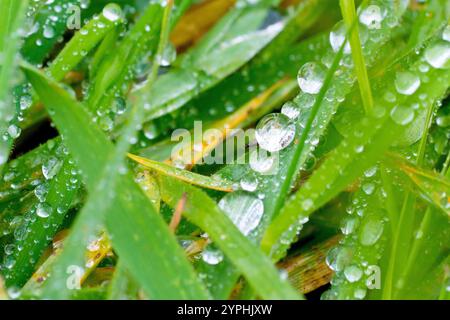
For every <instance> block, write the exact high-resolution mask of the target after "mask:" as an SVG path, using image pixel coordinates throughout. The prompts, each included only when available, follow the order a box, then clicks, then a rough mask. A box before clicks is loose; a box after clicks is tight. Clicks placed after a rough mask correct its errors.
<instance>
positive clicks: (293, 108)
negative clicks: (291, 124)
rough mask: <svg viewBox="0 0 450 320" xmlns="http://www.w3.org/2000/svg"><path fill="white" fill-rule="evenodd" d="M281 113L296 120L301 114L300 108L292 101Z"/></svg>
mask: <svg viewBox="0 0 450 320" xmlns="http://www.w3.org/2000/svg"><path fill="white" fill-rule="evenodd" d="M281 113H282V114H284V115H285V116H287V117H288V118H290V119H295V118H297V117H298V116H299V114H300V107H299V106H298V105H296V104H295V103H294V102H292V101H288V102H286V103H285V104H284V105H283V107H282V108H281Z"/></svg>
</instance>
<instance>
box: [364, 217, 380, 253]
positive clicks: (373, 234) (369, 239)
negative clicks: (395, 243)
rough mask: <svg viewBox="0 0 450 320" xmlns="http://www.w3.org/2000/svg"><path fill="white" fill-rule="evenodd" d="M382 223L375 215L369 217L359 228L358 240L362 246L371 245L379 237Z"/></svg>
mask: <svg viewBox="0 0 450 320" xmlns="http://www.w3.org/2000/svg"><path fill="white" fill-rule="evenodd" d="M383 229H384V223H383V221H382V220H381V219H379V218H377V217H370V218H369V219H368V220H366V221H365V222H364V224H363V226H362V228H361V232H360V234H359V240H360V241H361V244H362V245H364V246H371V245H373V244H375V243H376V242H377V241H378V239H380V237H381V235H382V234H383Z"/></svg>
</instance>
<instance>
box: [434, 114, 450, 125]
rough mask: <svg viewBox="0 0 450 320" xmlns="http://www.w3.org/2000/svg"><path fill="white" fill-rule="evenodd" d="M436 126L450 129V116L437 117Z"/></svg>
mask: <svg viewBox="0 0 450 320" xmlns="http://www.w3.org/2000/svg"><path fill="white" fill-rule="evenodd" d="M436 124H437V125H438V126H439V127H442V128H446V127H450V115H446V116H439V117H437V118H436Z"/></svg>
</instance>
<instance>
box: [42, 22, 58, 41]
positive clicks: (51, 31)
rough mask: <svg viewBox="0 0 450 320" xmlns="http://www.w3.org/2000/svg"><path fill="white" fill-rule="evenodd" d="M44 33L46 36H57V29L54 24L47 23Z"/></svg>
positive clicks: (48, 37) (49, 37)
mask: <svg viewBox="0 0 450 320" xmlns="http://www.w3.org/2000/svg"><path fill="white" fill-rule="evenodd" d="M43 35H44V38H47V39H51V38H53V37H54V36H55V30H54V29H53V27H52V26H50V25H45V26H44V31H43Z"/></svg>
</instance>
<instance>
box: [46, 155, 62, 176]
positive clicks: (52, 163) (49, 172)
mask: <svg viewBox="0 0 450 320" xmlns="http://www.w3.org/2000/svg"><path fill="white" fill-rule="evenodd" d="M61 166H62V161H60V160H58V159H57V158H54V157H53V158H50V159H48V161H47V162H46V163H44V164H43V165H42V174H43V175H44V177H45V179H47V180H49V179H51V178H53V177H54V176H55V175H56V174H57V173H58V171H59V169H60V168H61Z"/></svg>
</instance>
